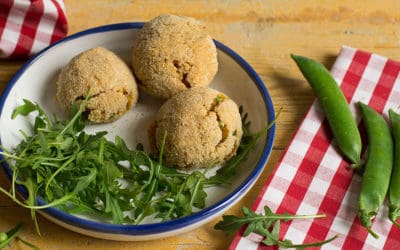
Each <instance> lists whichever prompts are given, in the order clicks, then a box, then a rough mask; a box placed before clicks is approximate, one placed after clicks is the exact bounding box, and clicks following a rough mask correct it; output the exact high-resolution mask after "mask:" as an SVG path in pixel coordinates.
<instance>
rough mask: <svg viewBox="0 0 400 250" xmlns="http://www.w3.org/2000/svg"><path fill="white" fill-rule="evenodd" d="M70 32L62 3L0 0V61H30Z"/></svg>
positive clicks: (55, 0)
mask: <svg viewBox="0 0 400 250" xmlns="http://www.w3.org/2000/svg"><path fill="white" fill-rule="evenodd" d="M67 31H68V26H67V17H66V14H65V6H64V2H63V1H62V0H32V1H28V0H0V58H10V57H19V58H21V57H22V58H23V57H29V56H31V55H33V54H35V53H37V52H39V51H40V50H42V49H43V48H45V47H47V46H48V45H50V44H52V43H54V42H56V41H58V40H60V39H61V38H63V37H65V36H66V35H67Z"/></svg>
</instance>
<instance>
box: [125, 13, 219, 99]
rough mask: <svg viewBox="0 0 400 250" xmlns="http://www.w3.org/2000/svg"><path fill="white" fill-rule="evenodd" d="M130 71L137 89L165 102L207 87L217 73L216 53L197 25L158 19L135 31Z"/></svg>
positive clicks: (179, 18)
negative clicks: (188, 91)
mask: <svg viewBox="0 0 400 250" xmlns="http://www.w3.org/2000/svg"><path fill="white" fill-rule="evenodd" d="M132 68H133V70H134V73H135V76H136V78H137V80H138V84H139V87H140V88H141V89H143V90H144V91H145V92H147V93H148V94H150V95H153V96H156V97H160V98H165V99H167V98H170V97H171V96H173V95H174V94H176V93H178V92H179V91H183V90H187V89H190V88H192V87H196V86H208V85H209V84H210V83H211V81H212V79H213V78H214V76H215V74H216V72H217V70H218V61H217V50H216V47H215V44H214V42H213V40H212V38H211V36H210V35H208V34H207V33H206V27H205V26H204V25H202V24H201V23H200V22H199V21H197V20H195V19H193V18H190V17H185V16H175V15H161V16H158V17H156V18H154V19H152V20H150V21H149V22H148V23H146V24H145V25H144V26H143V28H142V29H141V30H140V31H139V33H138V35H137V37H136V39H135V41H134V44H133V50H132Z"/></svg>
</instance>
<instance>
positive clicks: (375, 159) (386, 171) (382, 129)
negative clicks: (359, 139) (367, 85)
mask: <svg viewBox="0 0 400 250" xmlns="http://www.w3.org/2000/svg"><path fill="white" fill-rule="evenodd" d="M358 104H359V107H360V110H361V116H362V119H363V122H364V126H365V129H366V132H367V138H368V153H367V160H366V164H365V168H364V175H363V179H362V183H361V191H360V194H359V200H358V205H359V212H358V216H359V219H360V222H361V225H363V226H364V227H365V228H367V230H368V232H369V233H370V234H371V235H372V236H373V237H375V238H378V235H377V234H376V233H375V232H374V231H372V229H371V224H372V223H371V220H372V219H373V218H374V216H375V215H376V214H377V211H378V209H379V207H380V206H381V205H382V203H383V201H384V200H385V197H386V194H387V191H388V189H389V182H390V175H391V172H392V166H393V140H392V135H391V132H390V129H389V126H388V124H387V123H386V121H385V119H384V118H383V117H382V116H381V115H380V114H378V112H376V111H375V110H374V109H372V108H371V107H369V106H368V105H366V104H364V103H362V102H359V103H358Z"/></svg>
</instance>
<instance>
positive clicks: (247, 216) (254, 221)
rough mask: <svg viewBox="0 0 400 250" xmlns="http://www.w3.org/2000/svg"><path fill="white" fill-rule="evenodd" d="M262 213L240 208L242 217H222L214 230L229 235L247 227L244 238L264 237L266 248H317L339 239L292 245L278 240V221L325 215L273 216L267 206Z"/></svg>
mask: <svg viewBox="0 0 400 250" xmlns="http://www.w3.org/2000/svg"><path fill="white" fill-rule="evenodd" d="M264 212H265V214H260V213H256V212H253V211H251V210H250V209H249V208H247V207H242V213H243V216H242V217H238V216H234V215H223V216H222V220H221V221H220V222H218V223H217V224H216V225H215V226H214V229H216V230H222V231H225V232H226V233H228V234H229V233H234V232H236V231H238V230H239V229H240V228H241V227H242V226H247V227H246V229H245V230H244V232H243V236H244V237H246V236H248V235H249V234H250V233H255V234H258V235H260V236H263V237H264V239H263V240H262V241H261V242H262V243H263V244H265V245H267V246H279V247H283V248H305V247H318V246H322V245H324V244H326V243H329V242H331V241H333V240H335V239H336V238H337V237H339V236H338V235H335V236H333V237H331V238H329V239H327V240H324V241H318V242H312V243H306V244H293V243H292V241H291V240H288V239H283V240H280V239H279V232H280V221H289V220H295V219H314V218H322V217H325V215H324V214H317V215H291V214H288V213H283V214H274V213H273V212H272V211H271V209H270V208H269V207H268V206H265V207H264Z"/></svg>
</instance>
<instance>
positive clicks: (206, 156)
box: [155, 87, 243, 168]
mask: <svg viewBox="0 0 400 250" xmlns="http://www.w3.org/2000/svg"><path fill="white" fill-rule="evenodd" d="M156 122H157V125H156V126H157V127H156V129H155V130H156V131H155V139H156V146H157V148H158V149H160V146H161V144H162V140H163V136H164V133H167V137H166V142H165V147H164V152H163V155H164V161H165V163H166V164H168V165H172V166H176V167H178V168H197V167H207V166H208V165H209V164H210V163H212V162H213V161H215V163H223V162H224V161H226V160H228V159H229V158H231V157H232V156H234V155H235V154H236V150H237V148H238V146H239V143H240V139H241V137H242V134H243V132H242V123H241V118H240V114H239V110H238V107H237V105H236V104H235V103H234V102H233V101H232V100H231V99H229V98H228V97H227V96H226V95H224V94H222V93H220V92H218V91H216V90H214V89H210V88H205V87H196V88H192V89H190V90H188V91H183V92H180V93H178V94H176V95H175V96H173V97H172V98H171V99H169V100H167V101H166V102H165V103H164V104H163V105H162V107H161V108H160V110H159V112H158V114H157V119H156Z"/></svg>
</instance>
